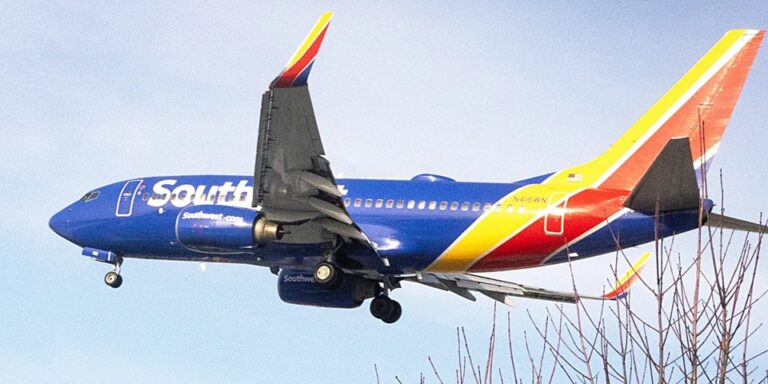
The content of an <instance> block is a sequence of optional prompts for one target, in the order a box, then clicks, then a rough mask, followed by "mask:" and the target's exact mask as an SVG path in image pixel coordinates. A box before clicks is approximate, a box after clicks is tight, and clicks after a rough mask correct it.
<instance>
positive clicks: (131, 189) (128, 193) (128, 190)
mask: <svg viewBox="0 0 768 384" xmlns="http://www.w3.org/2000/svg"><path fill="white" fill-rule="evenodd" d="M141 182H142V180H129V181H126V182H125V185H123V189H122V190H121V191H120V196H118V197H117V208H116V209H115V216H118V217H127V216H130V215H131V214H132V213H133V201H134V200H136V193H138V191H139V187H140V186H141Z"/></svg>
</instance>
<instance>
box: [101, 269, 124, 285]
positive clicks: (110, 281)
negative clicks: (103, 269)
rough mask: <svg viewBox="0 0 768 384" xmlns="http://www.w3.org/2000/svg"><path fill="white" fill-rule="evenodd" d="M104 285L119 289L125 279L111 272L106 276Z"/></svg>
mask: <svg viewBox="0 0 768 384" xmlns="http://www.w3.org/2000/svg"><path fill="white" fill-rule="evenodd" d="M104 283H106V284H107V285H109V286H110V287H112V288H119V287H120V286H121V285H122V284H123V277H122V276H120V275H119V274H117V272H114V271H109V272H107V274H106V275H104Z"/></svg>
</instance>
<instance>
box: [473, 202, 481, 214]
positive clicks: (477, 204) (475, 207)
mask: <svg viewBox="0 0 768 384" xmlns="http://www.w3.org/2000/svg"><path fill="white" fill-rule="evenodd" d="M472 210H473V211H475V212H477V211H479V210H480V203H473V204H472Z"/></svg>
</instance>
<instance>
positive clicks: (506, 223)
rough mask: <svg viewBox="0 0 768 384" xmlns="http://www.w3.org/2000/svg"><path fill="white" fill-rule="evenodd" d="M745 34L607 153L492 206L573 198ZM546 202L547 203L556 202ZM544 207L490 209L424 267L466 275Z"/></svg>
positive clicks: (737, 33)
mask: <svg viewBox="0 0 768 384" xmlns="http://www.w3.org/2000/svg"><path fill="white" fill-rule="evenodd" d="M747 31H748V30H743V29H742V30H732V31H730V32H728V33H726V34H725V36H723V38H722V39H720V41H718V42H717V44H715V46H714V47H712V49H710V50H709V52H707V53H706V54H705V55H704V56H703V57H702V58H701V59H700V60H699V61H698V62H697V63H696V64H695V65H694V66H693V67H692V68H691V69H690V70H689V71H688V72H687V73H686V74H685V75H684V76H683V77H682V78H681V79H680V80H679V81H678V82H677V83H675V85H674V86H673V87H672V88H671V89H670V90H669V91H667V93H666V94H665V95H664V96H662V97H661V99H659V101H657V102H656V104H654V105H653V106H652V107H651V108H650V109H649V110H648V111H647V112H646V113H645V114H643V116H642V117H640V119H639V120H637V122H635V123H634V124H633V125H632V127H630V128H629V130H628V131H627V132H626V133H624V135H622V136H621V137H620V138H619V139H618V140H617V141H616V142H615V143H614V144H613V145H612V146H611V147H610V148H609V149H608V150H607V151H606V152H604V153H603V154H602V155H600V156H599V157H597V158H596V159H594V160H592V161H589V162H587V163H584V164H582V165H579V166H576V167H572V168H568V169H565V170H562V171H559V172H557V173H555V174H554V175H552V176H550V177H549V178H548V179H547V180H545V181H544V182H542V184H538V185H529V186H526V187H523V188H521V189H519V190H517V191H514V192H512V193H510V194H509V195H507V196H505V197H504V198H503V199H501V200H500V201H498V202H497V204H501V205H502V206H503V207H506V206H507V205H508V204H514V200H515V199H516V198H517V199H520V198H521V197H524V196H526V195H528V194H533V195H544V196H550V194H551V193H552V192H554V191H557V192H562V193H565V194H573V192H576V191H578V190H581V189H584V188H590V187H597V186H598V185H597V184H599V183H600V182H602V181H603V180H604V179H605V178H606V177H607V176H609V175H610V173H611V172H613V170H614V169H615V167H617V166H618V165H619V164H620V163H621V162H623V161H624V160H626V157H627V156H628V155H629V154H631V153H632V152H633V151H634V150H636V148H637V147H638V146H641V145H642V143H643V142H644V141H645V140H646V139H647V138H648V136H649V135H650V134H652V133H653V131H654V130H656V129H658V127H659V126H660V125H661V124H662V123H663V121H665V120H666V119H668V118H669V116H671V114H673V113H674V111H675V110H676V109H677V108H679V107H680V105H681V101H682V102H684V100H681V99H683V98H686V99H687V98H689V97H691V95H692V94H693V93H695V91H696V89H695V88H700V87H701V86H702V85H703V84H704V83H705V82H706V80H707V79H705V78H704V77H705V76H706V77H711V76H712V75H713V74H714V73H713V71H716V70H717V69H718V68H713V67H715V66H718V67H719V66H722V65H723V64H724V63H723V59H725V58H724V56H725V55H726V54H727V55H734V54H735V53H736V52H738V50H736V52H733V51H731V52H729V50H731V48H732V47H734V45H735V44H736V43H738V42H739V40H740V39H741V38H742V37H744V35H745V33H746V32H747ZM555 203H556V202H555V201H550V202H549V205H553V204H555ZM542 211H543V209H539V210H538V211H537V210H531V209H526V212H525V213H524V214H514V215H508V214H504V213H502V212H496V211H494V210H491V211H489V212H486V214H484V215H483V216H481V217H479V218H478V219H477V220H476V221H475V222H474V223H473V224H472V225H471V226H470V227H469V228H468V229H467V230H465V231H464V233H462V234H461V236H459V237H458V238H457V239H456V240H455V241H454V242H453V244H451V245H450V246H449V247H448V248H447V249H446V250H445V251H443V253H442V254H441V255H440V256H439V257H438V258H437V259H436V260H435V261H434V262H433V263H432V264H431V265H430V266H429V267H428V268H427V270H430V271H441V272H459V271H466V270H467V269H469V268H470V267H471V266H472V265H473V264H474V263H476V262H477V261H478V260H480V259H481V258H482V257H483V256H485V255H487V254H489V253H490V252H492V251H493V250H494V249H495V248H497V247H498V246H499V245H501V244H503V243H504V242H506V241H507V240H509V239H510V238H511V237H512V236H514V235H515V234H517V233H518V232H520V231H521V230H523V229H524V228H525V227H527V226H528V225H530V223H532V222H533V221H534V220H536V219H537V218H538V217H539V216H540V215H539V213H542Z"/></svg>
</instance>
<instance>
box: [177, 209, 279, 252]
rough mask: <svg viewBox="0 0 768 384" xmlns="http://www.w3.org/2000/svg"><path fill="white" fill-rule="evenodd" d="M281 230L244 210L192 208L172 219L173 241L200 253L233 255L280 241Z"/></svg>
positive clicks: (184, 210) (255, 213)
mask: <svg viewBox="0 0 768 384" xmlns="http://www.w3.org/2000/svg"><path fill="white" fill-rule="evenodd" d="M282 235H283V230H282V228H281V226H280V225H279V224H277V223H274V222H271V221H269V220H267V219H266V218H265V217H263V216H262V215H261V214H260V213H259V212H256V211H254V210H251V209H247V208H240V207H230V206H221V205H196V206H195V205H192V206H189V207H186V208H184V209H182V210H181V212H179V216H178V217H177V218H176V237H177V239H178V240H179V243H181V244H182V245H184V246H185V247H187V248H190V249H194V250H199V251H204V252H219V251H229V252H231V251H237V250H242V249H244V248H248V247H251V246H253V245H255V244H263V243H268V242H271V241H275V240H280V238H282Z"/></svg>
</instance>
